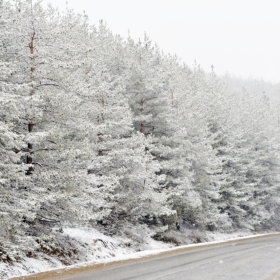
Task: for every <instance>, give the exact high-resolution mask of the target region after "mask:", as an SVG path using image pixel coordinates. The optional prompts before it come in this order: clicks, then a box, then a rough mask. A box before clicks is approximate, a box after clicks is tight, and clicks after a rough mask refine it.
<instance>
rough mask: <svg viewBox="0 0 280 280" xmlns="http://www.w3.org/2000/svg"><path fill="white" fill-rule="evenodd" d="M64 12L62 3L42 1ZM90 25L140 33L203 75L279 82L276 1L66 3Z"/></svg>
mask: <svg viewBox="0 0 280 280" xmlns="http://www.w3.org/2000/svg"><path fill="white" fill-rule="evenodd" d="M44 2H49V3H51V4H52V5H53V6H55V7H58V8H59V9H61V10H62V9H63V8H65V6H66V0H44ZM67 2H68V6H69V7H70V8H72V9H74V10H75V11H77V12H79V13H82V12H83V11H85V12H86V14H88V16H89V18H90V22H91V23H92V24H95V25H98V22H99V20H100V19H103V20H104V21H106V22H107V24H108V26H109V28H110V29H111V30H112V31H113V33H116V34H120V35H122V36H123V37H127V34H128V30H129V31H130V35H131V37H133V38H134V39H136V40H138V38H143V35H144V32H146V33H147V35H148V36H149V37H150V39H152V41H153V42H155V43H157V44H158V45H159V47H160V48H161V49H162V50H163V51H164V52H165V53H171V54H177V56H178V57H180V58H181V59H182V61H184V62H185V63H186V64H187V65H189V66H190V67H192V65H193V63H194V61H195V60H196V61H197V63H198V64H200V65H201V66H202V67H203V69H204V70H205V71H207V72H209V71H210V70H211V65H212V64H213V65H214V70H215V72H216V73H217V74H219V75H223V74H225V73H226V72H228V73H229V74H231V75H234V76H236V77H243V78H248V77H252V78H263V79H264V80H266V81H271V82H274V83H280V0H67Z"/></svg>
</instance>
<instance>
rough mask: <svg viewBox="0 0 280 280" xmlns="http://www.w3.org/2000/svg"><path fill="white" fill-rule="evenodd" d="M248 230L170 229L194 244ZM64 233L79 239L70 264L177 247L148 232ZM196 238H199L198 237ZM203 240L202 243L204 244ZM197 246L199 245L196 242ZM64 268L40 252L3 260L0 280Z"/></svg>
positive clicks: (180, 239)
mask: <svg viewBox="0 0 280 280" xmlns="http://www.w3.org/2000/svg"><path fill="white" fill-rule="evenodd" d="M249 234H250V233H249V232H246V231H243V232H235V233H231V234H228V233H218V232H216V233H213V232H206V233H201V232H198V231H195V230H183V232H179V231H177V232H175V231H174V232H171V233H170V235H172V237H174V238H175V239H176V240H177V241H178V242H179V243H180V245H183V244H188V246H192V245H191V244H194V243H196V242H203V243H204V242H208V243H213V242H217V241H218V242H220V241H225V240H229V239H234V238H240V237H243V236H249ZM64 235H65V236H66V237H69V238H73V239H75V240H76V241H77V243H76V244H79V245H77V248H76V256H75V258H74V259H73V261H72V263H70V264H71V265H78V266H81V265H87V264H92V263H99V262H108V261H111V260H114V261H116V260H125V259H129V258H139V257H143V256H147V255H153V254H157V253H159V252H162V251H165V250H170V249H171V248H175V245H174V244H172V243H163V242H161V241H155V240H154V239H152V238H151V237H149V232H147V234H146V235H145V234H144V236H143V234H142V235H141V236H138V235H137V234H136V233H130V235H125V234H124V235H123V236H117V237H110V236H106V235H104V234H102V233H100V232H98V231H97V230H95V229H79V228H66V229H64ZM195 237H196V238H195ZM203 243H199V245H200V244H203ZM197 245H198V244H197ZM62 267H65V265H64V264H63V262H62V261H61V260H59V258H58V257H56V256H48V255H47V254H43V253H39V254H38V255H37V256H36V258H25V259H24V260H22V261H20V262H18V263H13V264H11V263H0V279H3V280H4V279H9V278H11V277H15V276H24V275H28V274H33V273H37V272H42V271H47V270H52V269H56V268H62Z"/></svg>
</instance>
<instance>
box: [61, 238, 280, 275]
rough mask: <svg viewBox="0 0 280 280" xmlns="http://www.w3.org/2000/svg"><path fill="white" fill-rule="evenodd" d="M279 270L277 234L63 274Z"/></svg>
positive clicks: (261, 272)
mask: <svg viewBox="0 0 280 280" xmlns="http://www.w3.org/2000/svg"><path fill="white" fill-rule="evenodd" d="M279 269H280V235H278V236H269V237H262V238H257V239H249V240H243V241H238V242H232V243H230V244H223V243H221V244H219V245H213V246H212V247H210V248H209V247H208V248H199V247H197V248H196V249H192V250H186V251H185V252H180V253H176V254H175V253H174V254H172V255H168V254H167V255H161V256H160V257H157V258H154V257H153V258H151V259H144V260H139V261H135V262H134V263H130V264H126V265H117V266H114V267H109V268H105V269H102V270H101V269H98V270H96V269H95V270H93V271H92V272H86V273H85V272H84V273H81V274H75V275H74V276H73V275H72V276H68V277H67V276H64V277H63V278H60V279H65V280H66V279H67V280H70V279H71V280H117V279H118V280H120V279H122V280H128V279H134V280H140V279H141V280H148V279H149V280H151V279H160V280H170V279H172V280H173V279H176V280H181V279H184V280H186V279H187V280H198V279H201V280H220V279H226V280H243V279H244V280H245V279H250V280H264V279H267V280H268V279H269V280H272V279H279V278H278V277H277V276H276V277H277V278H275V277H273V275H276V274H275V273H276V272H277V271H278V270H279Z"/></svg>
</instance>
